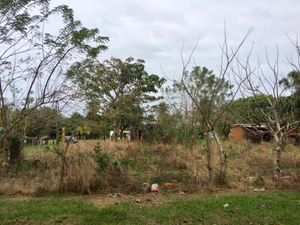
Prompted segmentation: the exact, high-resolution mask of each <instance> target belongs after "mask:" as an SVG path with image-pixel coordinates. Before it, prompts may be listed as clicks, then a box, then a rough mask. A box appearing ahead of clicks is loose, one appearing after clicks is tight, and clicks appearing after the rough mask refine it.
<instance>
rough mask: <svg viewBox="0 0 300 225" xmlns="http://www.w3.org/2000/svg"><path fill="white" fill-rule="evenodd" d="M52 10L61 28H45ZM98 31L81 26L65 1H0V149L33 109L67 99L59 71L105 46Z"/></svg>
mask: <svg viewBox="0 0 300 225" xmlns="http://www.w3.org/2000/svg"><path fill="white" fill-rule="evenodd" d="M53 15H55V16H57V15H59V16H60V17H61V19H62V23H61V27H57V30H56V31H54V32H53V34H50V33H45V32H44V30H47V29H46V25H47V22H48V21H50V22H51V20H52V18H53V17H52V16H53ZM56 18H57V17H56ZM98 33H99V31H98V29H88V28H85V27H83V26H82V24H81V22H80V21H78V20H75V18H74V15H73V10H72V9H70V8H69V7H68V6H66V5H60V6H57V7H54V8H50V1H49V0H14V1H7V0H3V1H0V72H1V78H0V113H1V118H0V119H1V124H2V126H3V128H4V132H3V133H2V136H1V137H0V151H1V153H4V149H5V143H6V142H7V137H8V136H10V135H13V136H18V134H17V132H16V131H17V130H20V129H19V127H18V126H20V124H22V123H23V122H24V120H25V118H26V117H27V116H28V115H30V114H31V113H32V112H33V111H34V110H36V109H38V108H39V107H41V106H43V105H47V104H51V103H53V102H56V101H63V100H67V101H70V98H72V95H71V93H70V91H71V88H70V87H71V85H69V83H68V81H67V79H66V77H65V76H64V75H63V74H64V73H65V70H66V69H67V68H68V63H69V62H70V60H72V62H74V61H80V60H82V58H83V59H85V58H94V57H96V56H97V55H98V54H99V53H100V52H101V51H103V50H105V49H107V46H106V45H105V43H106V42H107V41H108V38H107V37H102V36H99V35H98ZM11 112H13V115H11ZM19 138H20V137H19Z"/></svg>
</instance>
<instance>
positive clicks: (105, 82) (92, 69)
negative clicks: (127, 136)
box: [68, 57, 165, 139]
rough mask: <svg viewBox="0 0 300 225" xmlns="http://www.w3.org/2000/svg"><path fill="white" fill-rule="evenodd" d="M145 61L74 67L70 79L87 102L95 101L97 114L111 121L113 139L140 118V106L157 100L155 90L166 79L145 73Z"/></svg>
mask: <svg viewBox="0 0 300 225" xmlns="http://www.w3.org/2000/svg"><path fill="white" fill-rule="evenodd" d="M144 63H145V62H144V61H143V60H141V59H138V60H136V61H135V60H134V59H133V58H131V57H130V58H127V59H126V60H125V61H122V60H121V59H117V58H112V59H110V60H106V61H104V62H103V63H100V62H98V61H96V60H90V59H88V60H86V61H85V62H82V63H75V64H74V65H73V66H72V68H71V70H69V73H68V75H69V77H71V78H72V79H73V80H74V81H75V82H76V83H77V84H78V85H79V87H80V88H81V89H82V90H84V91H85V93H86V96H87V97H88V98H89V99H97V100H98V102H99V103H100V110H102V111H103V112H104V114H105V115H106V116H108V117H109V118H110V119H111V120H112V121H113V127H114V134H115V139H117V138H118V137H119V135H120V131H121V130H122V129H123V128H124V126H125V125H126V123H127V124H128V123H131V122H136V121H138V120H139V119H140V117H141V115H142V104H145V103H148V102H152V101H155V100H157V99H158V98H159V97H158V96H155V95H153V94H155V93H157V91H158V88H160V87H161V86H162V84H163V83H164V82H165V79H163V78H160V77H159V76H157V75H154V74H148V73H147V72H146V71H145V65H144Z"/></svg>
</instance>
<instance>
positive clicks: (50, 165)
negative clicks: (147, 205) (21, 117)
mask: <svg viewBox="0 0 300 225" xmlns="http://www.w3.org/2000/svg"><path fill="white" fill-rule="evenodd" d="M96 144H97V140H94V141H92V140H90V141H80V142H79V143H78V144H72V145H71V146H70V149H69V150H68V152H67V154H66V159H65V160H66V166H65V173H63V174H64V177H63V178H64V179H63V187H64V192H65V193H77V194H99V193H101V194H109V193H122V194H133V195H135V194H143V193H146V192H145V186H144V184H145V183H150V184H152V183H158V184H159V185H160V193H179V192H181V191H183V192H185V193H202V192H203V191H204V192H205V191H206V189H207V179H208V178H207V174H208V172H207V156H206V151H205V144H201V143H199V144H198V145H196V146H191V147H189V146H182V145H178V144H174V145H171V144H170V145H162V144H146V143H135V142H118V143H115V142H111V141H101V142H100V150H101V151H100V150H99V151H98V152H96V151H95V146H96ZM225 147H226V151H227V156H228V157H227V161H228V168H227V176H226V180H224V181H223V182H219V181H218V180H217V179H216V181H215V182H216V188H217V189H221V190H224V189H226V190H227V192H249V191H250V192H251V191H253V190H254V189H255V188H265V189H267V190H287V189H289V190H293V189H297V188H298V189H299V188H300V151H299V147H296V146H292V145H289V146H288V147H287V149H286V150H285V151H284V152H283V153H282V162H281V166H282V179H281V180H280V181H278V182H277V183H276V184H275V183H274V182H273V180H272V176H273V170H272V165H273V157H272V143H262V144H252V143H247V142H246V143H232V142H225ZM216 158H217V156H215V159H216ZM215 167H216V168H218V164H215ZM61 168H62V159H61V157H60V154H58V153H57V152H56V151H55V148H54V146H52V145H47V146H41V147H40V148H39V149H38V147H37V146H27V147H26V148H25V149H24V151H23V159H22V160H21V161H20V162H19V163H17V164H16V165H14V166H12V167H11V168H10V170H9V173H7V172H6V173H4V172H3V173H2V178H1V179H0V194H2V195H15V194H17V195H20V194H21V195H39V196H40V195H47V194H50V195H52V194H55V193H57V191H58V189H59V184H60V181H61V174H62V173H61ZM167 183H172V184H174V185H172V186H168V187H167V186H166V185H165V184H167Z"/></svg>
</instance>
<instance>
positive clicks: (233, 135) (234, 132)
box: [229, 126, 244, 141]
mask: <svg viewBox="0 0 300 225" xmlns="http://www.w3.org/2000/svg"><path fill="white" fill-rule="evenodd" d="M229 139H230V140H233V141H242V140H243V139H244V128H243V127H241V126H235V127H232V128H231V129H230V132H229Z"/></svg>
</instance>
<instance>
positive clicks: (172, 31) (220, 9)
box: [52, 0, 300, 76]
mask: <svg viewBox="0 0 300 225" xmlns="http://www.w3.org/2000/svg"><path fill="white" fill-rule="evenodd" d="M52 4H53V5H58V4H67V5H69V6H70V7H72V8H73V9H74V11H75V15H76V16H77V17H78V19H80V20H82V22H83V23H84V25H86V26H89V27H98V28H99V29H100V31H101V34H102V35H105V36H106V35H107V36H109V37H110V39H111V41H110V43H109V50H108V51H107V52H106V53H105V54H104V55H103V56H102V58H103V57H105V58H109V57H111V56H115V57H121V58H126V57H128V56H133V57H135V58H143V59H145V61H146V65H147V68H148V70H149V71H150V72H152V73H158V74H160V73H161V66H162V67H163V68H164V71H165V72H166V73H167V74H169V76H173V74H176V73H177V74H179V73H180V67H181V65H180V55H179V52H180V50H181V48H182V45H183V43H184V44H185V47H186V49H190V48H192V46H193V45H194V44H195V42H196V40H197V39H198V38H200V43H199V49H198V51H197V54H196V61H197V63H199V64H200V65H205V66H208V67H209V68H212V69H214V70H216V69H217V65H218V64H219V56H220V48H219V46H220V44H221V43H222V40H223V25H224V21H226V26H227V28H228V29H227V30H228V39H229V43H230V44H233V45H236V44H237V43H238V42H239V41H240V39H241V38H242V37H243V35H244V34H245V33H246V31H247V30H248V29H249V28H250V27H254V31H253V33H252V34H251V36H250V38H249V40H248V43H249V45H248V46H250V45H251V43H252V42H253V43H254V45H255V49H256V50H255V51H254V54H260V55H262V56H264V50H265V47H266V46H267V47H268V48H274V47H275V45H276V44H277V45H278V47H279V50H280V52H281V55H282V57H283V58H284V57H285V56H287V55H290V54H292V51H293V48H292V46H291V45H290V43H289V40H288V38H287V36H286V34H289V35H290V36H291V37H295V36H296V34H297V33H298V32H299V12H300V2H299V1H297V0H252V1H241V0H227V1H224V0H215V1H210V0H202V1H197V0H186V1H174V0H160V1H153V0H152V1H150V0H110V1H105V0H85V1H82V0H64V1H62V0H54V1H53V2H52ZM272 52H274V51H272Z"/></svg>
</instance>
